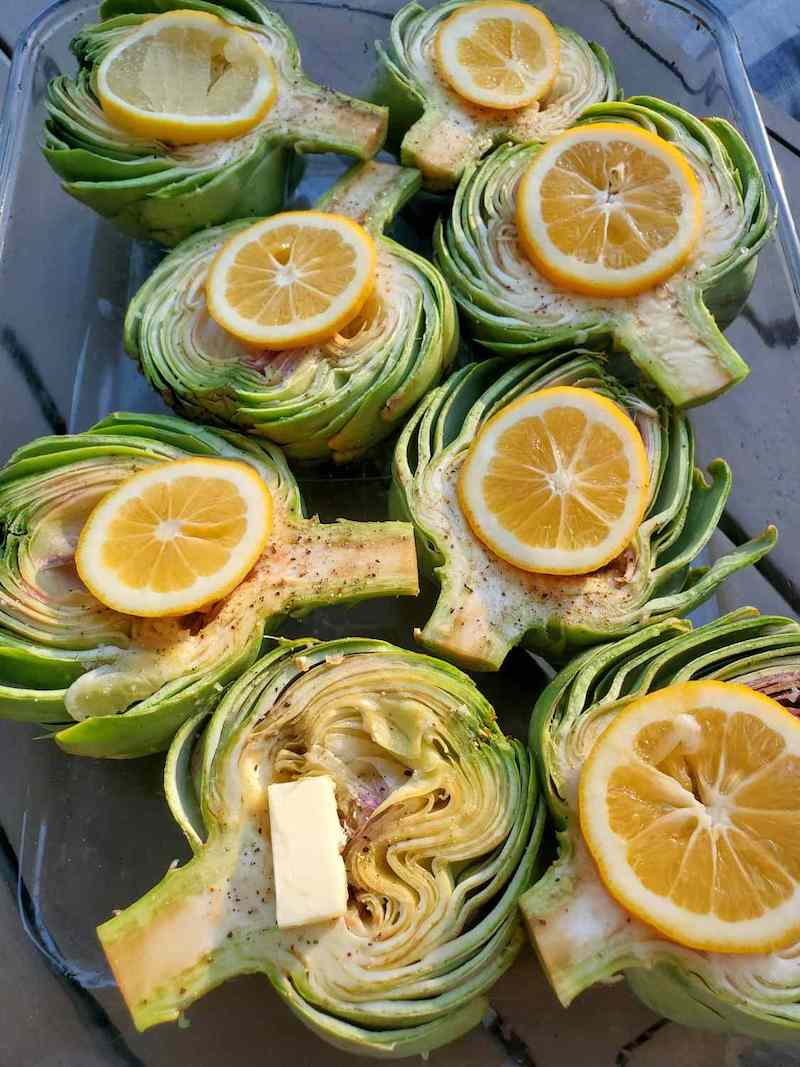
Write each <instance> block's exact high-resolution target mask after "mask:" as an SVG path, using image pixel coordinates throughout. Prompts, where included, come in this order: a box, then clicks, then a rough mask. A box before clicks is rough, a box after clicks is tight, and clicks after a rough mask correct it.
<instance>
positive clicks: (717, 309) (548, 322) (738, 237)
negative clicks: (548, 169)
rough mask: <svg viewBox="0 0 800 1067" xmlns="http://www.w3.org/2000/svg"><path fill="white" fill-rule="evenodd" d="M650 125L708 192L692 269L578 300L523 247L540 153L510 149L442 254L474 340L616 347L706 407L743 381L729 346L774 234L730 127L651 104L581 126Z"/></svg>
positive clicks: (472, 181)
mask: <svg viewBox="0 0 800 1067" xmlns="http://www.w3.org/2000/svg"><path fill="white" fill-rule="evenodd" d="M609 121H614V122H623V123H627V124H629V125H630V124H634V125H638V126H641V127H642V128H644V129H646V130H650V131H652V132H655V133H657V134H658V135H659V136H661V137H664V138H665V139H666V140H668V141H670V142H672V143H673V144H674V145H676V146H677V147H678V148H679V149H680V150H681V151H682V153H683V154H684V156H685V158H686V160H687V162H688V163H689V164H690V166H691V168H692V170H693V172H694V174H695V176H696V177H697V180H698V182H699V184H700V189H701V193H702V202H703V230H702V233H701V236H700V239H699V241H698V243H697V245H696V248H695V251H694V252H693V253H692V255H691V257H690V258H689V260H688V261H687V263H686V264H685V265H684V266H683V267H682V268H681V269H680V270H679V271H677V272H676V273H675V274H674V275H673V276H672V277H671V278H669V279H667V280H666V281H665V282H662V283H661V284H660V285H657V286H655V287H654V288H652V289H650V290H648V291H646V292H644V293H641V294H639V295H638V296H629V297H592V296H585V295H582V294H578V293H572V292H568V291H567V290H566V289H563V288H560V287H559V286H558V285H557V284H556V283H554V282H551V281H550V280H548V279H547V278H545V277H544V275H542V274H541V273H540V272H539V271H538V270H537V269H536V267H534V265H533V264H532V263H531V262H530V260H529V259H527V257H526V256H525V254H524V252H523V251H522V248H521V246H520V245H519V243H518V239H517V225H516V191H517V186H518V184H519V181H520V178H521V177H522V174H523V173H524V171H525V170H526V169H527V167H528V166H529V164H530V163H531V161H532V160H533V158H534V157H535V156H536V154H537V152H538V151H539V147H540V146H538V145H535V144H528V145H503V146H502V147H500V148H498V149H497V150H496V151H495V152H493V153H492V154H491V155H490V156H489V157H488V158H486V159H485V160H484V161H483V162H482V163H481V164H480V165H477V166H474V167H472V168H471V169H469V170H468V171H467V172H466V173H465V175H464V178H463V180H462V182H461V184H460V186H459V188H458V191H457V193H456V197H455V202H454V204H453V209H452V213H451V215H450V217H449V218H448V219H447V221H446V222H445V223H444V225H442V224H440V225H439V227H438V228H437V232H436V257H437V262H438V264H439V266H440V267H441V269H442V272H443V274H444V275H445V278H446V279H447V281H448V282H449V284H450V286H451V288H452V289H453V294H454V296H455V298H456V301H457V302H458V304H459V306H460V308H461V310H462V311H463V312H464V315H465V317H466V320H467V322H468V323H469V326H470V329H471V332H472V333H473V335H474V336H475V338H476V339H477V340H478V341H480V342H481V344H483V345H485V346H486V347H487V348H489V349H491V350H492V351H493V352H497V353H499V354H501V355H504V356H511V357H520V356H525V355H530V354H532V353H536V352H540V351H542V350H548V349H550V348H552V347H553V346H555V345H559V346H564V345H569V344H576V343H577V344H586V343H587V342H590V341H592V342H608V341H609V340H610V341H611V343H612V344H613V345H614V346H615V348H617V349H620V350H621V351H622V352H624V353H626V354H627V356H628V357H629V358H630V360H631V361H632V362H633V363H634V364H635V365H636V366H637V367H638V368H639V370H640V371H641V372H642V373H643V374H644V375H645V376H646V377H647V378H649V379H651V380H652V381H653V382H654V383H655V384H656V385H657V386H658V388H659V389H660V390H661V391H662V392H663V393H664V394H665V395H666V396H667V397H668V399H669V400H670V401H671V402H672V403H673V404H675V405H676V406H678V407H688V406H691V405H695V404H701V403H704V402H705V401H707V400H710V399H711V398H712V397H714V396H717V395H718V394H720V393H722V392H724V391H725V390H726V389H729V388H731V387H732V386H734V385H736V384H737V383H738V382H740V381H741V380H742V379H743V378H744V377H745V376H746V375H747V373H748V367H747V364H746V363H745V362H744V360H743V359H742V357H741V356H740V355H739V354H738V353H737V352H736V351H735V350H734V349H733V348H732V347H731V345H730V344H729V343H728V341H726V339H725V338H724V337H723V335H722V333H721V330H720V327H725V326H727V325H728V324H729V323H730V322H731V321H732V320H733V319H734V318H735V316H736V315H737V314H738V312H739V311H740V310H741V308H742V306H743V305H744V302H745V300H746V298H747V295H748V293H749V291H750V287H751V285H752V282H753V278H754V275H755V267H756V258H755V257H756V253H757V252H758V250H759V249H760V248H761V246H762V245H763V244H764V242H765V241H766V240H767V239H768V237H769V235H770V233H771V230H772V225H771V222H770V211H769V205H768V202H767V195H766V188H765V185H764V182H763V179H762V177H761V175H760V173H759V170H758V167H757V165H756V162H755V160H754V159H753V156H752V155H751V153H750V150H749V149H748V148H747V146H746V145H745V143H744V141H743V140H742V138H741V137H740V136H739V134H738V133H737V132H736V130H734V129H733V127H732V126H730V125H729V124H728V123H726V122H724V121H723V120H722V119H707V120H705V121H702V122H701V121H700V120H698V119H695V118H693V117H692V116H691V115H689V114H688V112H686V111H683V110H682V109H681V108H678V107H675V106H673V105H671V104H667V103H664V102H663V101H661V100H656V99H653V98H650V97H632V98H631V99H630V100H627V101H625V102H623V103H614V104H599V105H597V106H596V107H592V108H590V109H589V110H588V111H587V112H585V113H584V115H583V116H582V118H581V122H609Z"/></svg>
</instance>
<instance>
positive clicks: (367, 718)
mask: <svg viewBox="0 0 800 1067" xmlns="http://www.w3.org/2000/svg"><path fill="white" fill-rule="evenodd" d="M203 721H204V716H203V715H202V714H201V715H199V716H197V717H195V718H194V719H192V720H190V721H188V722H187V723H186V724H185V725H184V727H183V728H182V729H181V730H180V731H179V733H178V734H177V735H176V737H175V740H174V742H173V745H172V747H171V749H170V752H169V755H168V758H167V765H166V774H165V784H166V795H167V799H168V801H169V804H170V807H171V809H172V813H173V815H174V817H175V819H176V820H177V822H178V824H179V825H180V827H181V829H182V830H183V832H184V834H185V835H186V837H187V839H188V841H189V844H190V846H191V848H192V851H193V853H194V857H193V859H191V861H190V862H189V863H187V864H186V865H184V866H183V867H178V868H177V869H174V870H170V871H169V872H168V873H167V875H166V877H165V878H164V879H163V880H162V881H161V882H160V883H159V885H157V886H156V887H155V888H154V889H152V890H151V891H150V892H149V893H147V894H146V896H144V897H142V898H141V899H140V900H139V901H137V902H136V903H135V904H133V905H132V906H131V907H129V908H127V909H126V910H125V911H123V912H121V913H120V914H118V915H116V916H115V917H114V918H113V919H111V920H109V921H108V922H106V923H104V924H103V925H102V926H100V927H99V930H98V933H99V935H100V940H101V942H102V944H103V948H104V949H105V952H106V954H107V956H108V959H109V962H110V963H111V967H112V969H113V972H114V975H115V977H116V979H117V982H118V984H119V987H120V989H121V991H122V993H123V996H124V997H125V1000H126V1002H127V1005H128V1008H129V1009H130V1011H131V1014H132V1016H133V1020H134V1023H135V1024H136V1026H137V1028H138V1029H140V1030H144V1029H146V1028H147V1027H150V1026H153V1025H154V1024H156V1023H160V1022H166V1021H170V1020H175V1019H177V1018H179V1016H180V1014H181V1012H183V1011H184V1010H185V1009H186V1008H187V1007H188V1006H189V1005H190V1004H192V1003H193V1002H194V1001H195V1000H197V999H198V998H199V997H201V996H202V995H203V994H204V993H206V992H208V991H209V990H211V989H213V988H214V987H215V986H217V985H219V984H220V983H221V982H223V981H225V980H226V979H228V978H232V977H234V976H235V975H237V974H243V973H252V972H261V973H263V974H265V975H266V976H267V977H268V978H269V980H270V982H271V983H272V985H273V987H274V988H275V989H276V990H277V992H278V994H279V995H280V996H281V998H282V999H283V1000H284V1001H285V1002H286V1004H287V1005H288V1006H289V1008H290V1009H291V1010H292V1011H293V1012H294V1013H295V1014H296V1015H297V1016H298V1017H299V1018H300V1019H301V1020H302V1021H303V1022H304V1023H305V1024H306V1025H307V1026H309V1027H310V1028H311V1029H312V1030H313V1031H315V1032H316V1033H317V1034H318V1035H319V1036H320V1037H322V1038H324V1039H325V1040H327V1041H329V1042H331V1043H332V1044H334V1045H337V1046H339V1047H341V1048H345V1049H347V1050H349V1051H351V1052H353V1053H357V1054H362V1055H363V1054H368V1055H373V1056H379V1057H390V1056H393V1057H400V1056H410V1055H416V1054H425V1053H427V1052H428V1051H429V1050H430V1049H432V1048H436V1047H438V1046H439V1045H442V1044H444V1043H446V1042H447V1041H450V1040H452V1039H453V1038H456V1037H458V1036H460V1035H461V1034H463V1033H464V1032H466V1031H467V1030H469V1029H471V1028H472V1027H473V1026H475V1025H476V1024H477V1023H478V1022H479V1021H480V1020H481V1017H482V1016H483V1014H484V1012H485V1011H486V1009H487V1006H488V1005H487V1003H486V999H485V995H484V994H485V993H486V991H487V990H488V989H489V988H490V987H491V986H492V985H493V983H494V982H495V981H496V980H497V978H498V977H499V976H500V975H501V974H502V973H503V972H504V971H505V970H506V969H507V968H508V967H509V966H510V964H511V962H512V960H513V959H514V957H515V956H516V954H517V952H518V950H519V948H520V943H521V941H524V938H525V934H524V928H523V926H522V923H521V919H520V916H519V912H518V908H517V900H518V898H519V895H520V893H521V892H522V891H523V890H524V889H526V888H527V887H528V886H529V885H530V883H531V880H532V871H533V864H534V861H535V859H536V855H537V852H538V847H539V842H540V840H541V835H542V829H543V814H544V806H543V804H542V803H541V800H540V798H539V797H538V795H537V791H536V782H535V775H534V773H533V768H532V766H531V765H530V762H529V756H528V753H527V750H526V748H525V746H524V745H522V744H520V743H519V742H517V741H513V740H509V739H508V738H507V737H505V736H504V735H503V733H502V732H501V731H500V729H499V727H498V725H497V723H496V721H495V716H494V712H493V710H492V708H491V706H490V705H489V704H488V703H487V701H486V700H485V698H484V697H483V696H482V695H481V694H480V693H479V691H478V690H477V688H476V687H475V685H474V684H473V683H472V682H471V681H470V679H469V678H467V677H466V676H465V675H463V674H462V673H461V672H460V671H458V670H456V669H455V668H453V667H450V666H449V665H448V664H446V663H442V662H441V661H438V660H435V659H430V658H428V657H427V656H422V655H419V654H417V653H413V652H407V651H405V650H403V649H399V648H395V647H394V646H392V645H389V644H386V643H384V642H379V641H370V640H361V639H356V638H349V639H342V640H336V641H329V642H325V643H317V642H315V641H313V640H304V641H296V642H282V643H281V644H280V645H279V647H277V648H276V649H275V650H273V651H272V652H271V653H270V654H268V655H266V656H265V657H264V658H263V659H261V660H259V662H258V663H256V664H255V665H254V666H253V667H251V669H250V670H249V671H248V672H247V673H246V674H245V675H244V676H243V677H241V678H240V679H239V680H238V681H237V682H236V683H235V684H234V685H233V686H232V687H231V688H230V690H229V691H228V692H227V694H226V695H225V697H224V698H223V700H222V701H221V703H220V704H219V707H218V708H217V710H216V712H215V713H214V715H213V717H212V718H211V720H210V722H209V723H208V725H207V726H206V727H205V729H203ZM320 774H324V775H329V776H330V777H331V778H332V779H333V781H334V783H335V788H336V801H337V808H338V812H339V816H340V821H341V823H342V826H343V829H344V831H345V835H346V844H345V846H344V850H343V858H344V862H345V867H346V872H347V879H348V886H349V904H348V909H347V913H346V915H345V916H344V917H343V918H339V919H334V920H331V921H327V922H321V923H316V924H313V925H307V926H299V927H294V928H290V929H279V928H278V927H277V925H276V905H275V892H274V888H273V878H274V875H273V860H272V850H271V847H270V824H269V817H268V811H269V808H268V803H267V787H268V786H269V785H270V784H271V783H273V782H291V781H298V780H301V779H303V778H309V777H313V776H316V775H320Z"/></svg>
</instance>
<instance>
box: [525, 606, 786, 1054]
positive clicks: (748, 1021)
mask: <svg viewBox="0 0 800 1067" xmlns="http://www.w3.org/2000/svg"><path fill="white" fill-rule="evenodd" d="M687 630H688V625H687V624H681V623H679V622H676V621H674V620H670V621H667V622H663V623H658V624H656V625H652V626H646V627H644V628H643V629H641V630H639V632H638V633H636V634H633V635H632V636H630V637H626V638H625V639H624V640H622V641H618V642H617V643H616V644H614V645H609V646H608V647H606V648H603V649H599V650H594V651H593V652H591V653H588V652H587V653H584V654H583V655H582V656H579V657H578V658H576V659H575V660H574V661H573V662H572V663H570V664H569V665H568V666H567V667H566V668H565V669H564V670H563V671H561V673H560V674H558V675H557V676H556V677H555V678H554V679H553V681H552V682H551V683H550V685H549V686H548V687H547V689H545V691H544V692H543V693H542V695H541V697H540V698H539V700H538V701H537V704H536V707H535V709H534V712H533V718H532V720H531V732H530V744H531V749H532V750H533V753H534V754H535V757H536V760H537V763H538V767H539V772H540V779H541V783H542V786H543V788H544V791H545V794H546V797H547V802H548V805H549V808H550V813H551V815H552V817H553V819H554V821H555V823H556V826H557V827H558V830H559V834H558V838H559V855H558V859H557V860H556V861H555V862H554V863H553V865H552V866H551V867H550V868H549V870H548V871H547V873H546V874H545V876H544V877H543V878H542V879H541V881H539V882H537V884H536V885H535V886H534V887H533V888H532V889H531V890H529V891H528V892H527V893H526V894H525V895H524V896H523V897H522V899H521V907H522V911H523V913H524V915H525V918H526V920H527V922H528V926H529V930H530V934H531V937H532V939H533V942H534V944H535V946H536V948H537V951H538V954H539V958H540V960H541V962H542V964H543V965H544V968H545V971H546V973H547V976H548V978H549V979H550V981H551V983H552V984H553V987H554V989H555V991H556V993H557V995H558V997H559V999H560V1000H561V1002H562V1004H564V1005H569V1004H570V1003H571V1001H572V1000H573V999H574V998H575V997H576V996H577V995H578V994H579V993H580V992H581V991H582V990H584V989H587V988H588V987H589V986H591V985H593V984H594V983H595V982H605V981H608V980H610V979H612V978H613V977H615V976H617V975H619V974H621V973H624V974H625V976H626V978H627V979H628V982H629V984H630V986H631V988H632V989H633V991H634V992H635V993H637V994H638V995H639V996H640V997H641V999H642V1000H644V1001H645V1003H646V1004H648V1005H649V1006H650V1007H651V1008H652V1009H653V1010H654V1011H656V1012H658V1014H659V1015H665V1016H667V1017H668V1018H670V1019H675V1020H676V1021H677V1022H681V1023H685V1024H686V1025H688V1026H699V1027H702V1028H704V1029H709V1030H721V1031H728V1032H734V1033H742V1034H749V1035H751V1036H753V1037H761V1038H767V1039H772V1040H777V1041H786V1040H789V1039H793V1040H797V1039H798V1038H800V946H798V945H795V946H792V947H791V948H788V949H784V950H783V951H781V952H775V953H771V954H769V955H757V956H752V955H742V956H737V955H730V954H722V953H714V952H700V951H696V950H694V949H688V948H684V947H682V946H680V945H678V944H675V943H673V942H670V941H667V940H666V939H664V938H662V937H661V936H659V935H658V934H657V933H656V931H655V930H653V929H652V928H651V927H648V926H646V925H645V924H643V923H642V922H641V921H639V920H638V919H636V918H634V917H633V916H631V915H628V914H627V913H626V912H625V911H624V910H623V909H622V908H621V907H620V906H619V905H618V904H617V903H616V902H615V901H614V900H613V898H612V897H611V896H610V894H609V893H608V892H607V890H606V889H605V886H604V885H603V884H602V882H601V881H600V878H599V875H598V874H597V872H596V868H595V866H594V863H593V861H592V860H591V859H590V857H589V853H588V850H587V848H586V846H585V844H584V843H583V839H582V837H581V834H580V828H579V825H578V818H577V815H576V794H577V783H578V777H579V773H580V769H581V766H582V764H583V762H584V760H585V759H586V757H587V755H588V753H589V751H590V749H591V747H592V745H593V743H594V741H595V740H596V739H597V737H598V736H599V734H600V733H601V732H602V730H603V729H604V728H605V727H606V726H607V725H608V724H609V722H611V720H612V719H613V718H614V716H615V715H616V714H617V713H618V712H619V711H621V710H622V709H623V708H624V707H625V706H626V704H628V703H629V702H630V701H631V700H632V699H634V698H636V697H638V696H642V695H643V694H645V693H648V692H651V691H654V690H658V689H661V688H663V687H664V686H667V685H670V684H672V683H674V682H682V681H687V680H689V679H692V678H718V679H721V680H723V681H728V682H738V683H740V684H742V685H747V686H750V687H751V688H752V689H755V690H757V691H759V692H762V693H766V694H767V695H769V696H771V697H772V698H773V699H774V700H777V701H779V702H780V703H781V704H783V705H784V706H785V707H787V708H789V709H790V710H792V711H794V712H797V711H800V625H798V623H797V622H794V621H793V620H790V619H784V618H780V617H778V616H760V615H759V614H758V613H757V612H756V611H754V610H753V609H752V608H743V609H740V610H739V611H736V612H733V613H731V614H729V615H726V616H724V617H723V618H721V619H717V620H716V621H714V622H712V623H709V624H708V625H706V626H701V627H699V628H698V629H697V630H694V631H690V632H686V631H687Z"/></svg>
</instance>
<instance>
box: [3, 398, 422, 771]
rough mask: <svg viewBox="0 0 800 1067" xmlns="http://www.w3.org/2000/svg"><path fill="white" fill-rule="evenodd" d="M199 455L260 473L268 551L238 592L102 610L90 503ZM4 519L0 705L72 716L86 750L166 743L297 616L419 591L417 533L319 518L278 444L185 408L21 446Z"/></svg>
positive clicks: (78, 743) (130, 749)
mask: <svg viewBox="0 0 800 1067" xmlns="http://www.w3.org/2000/svg"><path fill="white" fill-rule="evenodd" d="M192 455H201V456H203V455H206V456H220V457H222V458H228V459H237V460H239V461H242V462H246V463H249V464H251V465H252V466H254V467H255V468H256V470H257V471H258V473H259V474H260V475H261V477H262V478H263V480H264V482H265V483H266V485H267V487H268V488H269V490H270V494H271V497H272V501H273V533H272V538H271V540H270V542H269V543H268V545H267V548H266V550H265V552H264V554H263V555H262V556H261V557H260V558H259V560H258V561H257V563H256V565H255V566H254V568H253V569H252V570H251V572H250V573H249V575H248V576H247V577H246V578H245V580H244V581H243V582H242V583H241V584H240V585H239V586H237V587H236V588H235V589H234V590H233V591H232V592H231V593H230V594H228V596H227V597H225V598H224V599H223V600H221V601H220V602H218V603H217V604H215V605H213V606H212V607H211V608H210V609H208V610H206V611H202V612H195V613H194V614H193V615H191V616H187V617H182V618H168V619H138V618H134V617H132V616H125V615H121V614H118V613H117V612H114V611H112V610H111V609H109V608H106V607H104V606H103V605H102V604H100V603H99V602H98V601H96V600H95V599H94V598H93V597H92V596H91V595H90V593H89V592H88V590H87V589H86V587H85V586H84V585H83V583H82V582H81V581H80V579H79V577H78V574H77V571H76V570H75V563H74V551H75V547H76V544H77V540H78V537H79V535H80V532H81V529H82V527H83V524H84V522H85V520H86V518H87V516H88V514H89V512H90V511H91V510H92V508H93V507H94V506H95V504H96V503H97V502H98V501H99V500H100V499H101V498H102V497H103V496H104V495H105V494H106V493H108V492H109V491H110V490H111V489H112V488H114V487H115V486H116V485H118V484H119V483H120V482H121V481H122V480H124V479H125V478H126V477H129V476H130V475H131V474H133V473H135V472H136V471H138V470H141V469H143V468H144V467H146V466H148V465H150V464H153V463H158V462H164V461H168V460H174V459H179V458H182V457H185V456H192ZM0 519H2V523H3V529H4V532H5V537H4V541H3V543H2V547H1V548H0V714H2V715H3V716H4V717H11V718H21V719H24V720H28V721H40V722H46V723H50V724H59V725H62V726H64V724H65V723H66V724H69V723H70V721H72V724H71V725H66V726H64V728H63V729H60V730H59V731H58V733H57V734H56V740H57V741H58V743H59V744H60V745H61V747H62V748H64V749H66V750H67V751H70V752H75V753H78V754H86V755H95V756H135V755H142V754H145V753H147V752H155V751H159V750H160V749H163V748H164V747H166V746H167V745H168V743H169V741H170V739H171V738H172V736H173V734H174V733H175V731H176V730H177V729H178V728H179V727H180V726H181V724H182V723H183V722H184V721H185V720H187V719H188V718H191V717H192V716H194V715H195V714H197V713H199V712H202V711H204V710H210V709H211V708H212V707H213V706H215V704H216V703H217V701H218V699H219V693H220V692H221V691H222V689H223V688H224V687H225V686H227V685H228V684H230V682H231V681H232V680H233V679H234V678H236V677H238V676H239V675H240V674H241V673H242V671H244V670H245V669H246V668H247V667H248V666H249V665H250V664H251V663H252V662H253V660H254V659H255V658H256V657H257V655H258V653H259V649H260V647H261V643H262V639H263V635H264V633H265V631H266V632H269V630H270V629H272V628H274V627H276V626H277V625H279V623H280V622H281V621H282V620H283V619H285V618H286V617H287V616H300V615H303V614H305V613H307V612H308V611H311V610H313V609H314V608H317V607H320V606H322V605H326V604H338V603H342V602H348V603H351V602H354V601H357V600H360V599H364V598H368V597H376V596H398V595H411V596H413V595H416V593H417V591H418V580H417V565H416V556H415V549H414V539H413V532H412V530H411V528H410V527H408V526H407V525H405V524H403V523H398V522H389V523H379V522H374V523H370V522H350V521H347V520H340V521H338V522H335V523H329V524H324V523H321V522H319V521H318V520H317V519H316V518H305V517H304V515H303V511H302V501H301V498H300V494H299V490H298V487H297V484H296V482H295V481H294V479H293V477H292V475H291V473H290V472H289V469H288V467H287V466H286V461H285V459H284V457H283V455H282V453H281V452H280V450H279V449H278V448H276V447H275V446H273V445H269V444H266V443H263V444H261V443H258V442H256V441H254V440H248V439H245V438H243V437H241V436H240V435H238V434H234V433H230V432H228V431H222V432H214V431H211V430H204V429H203V428H201V427H198V426H195V425H193V424H191V423H188V422H185V421H183V420H181V419H177V418H174V417H171V416H156V415H153V416H148V415H134V414H125V413H118V414H116V415H112V416H109V417H108V418H106V419H105V420H103V422H101V423H99V424H98V425H97V426H96V427H94V428H93V429H92V430H90V431H87V432H86V433H83V434H75V435H72V436H65V437H52V438H42V439H39V440H38V441H34V442H32V443H31V444H30V445H27V446H25V447H24V448H22V449H20V450H19V451H18V452H17V453H15V455H14V456H12V458H11V460H10V461H9V463H8V465H7V466H6V467H5V468H4V469H3V470H2V472H0Z"/></svg>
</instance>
